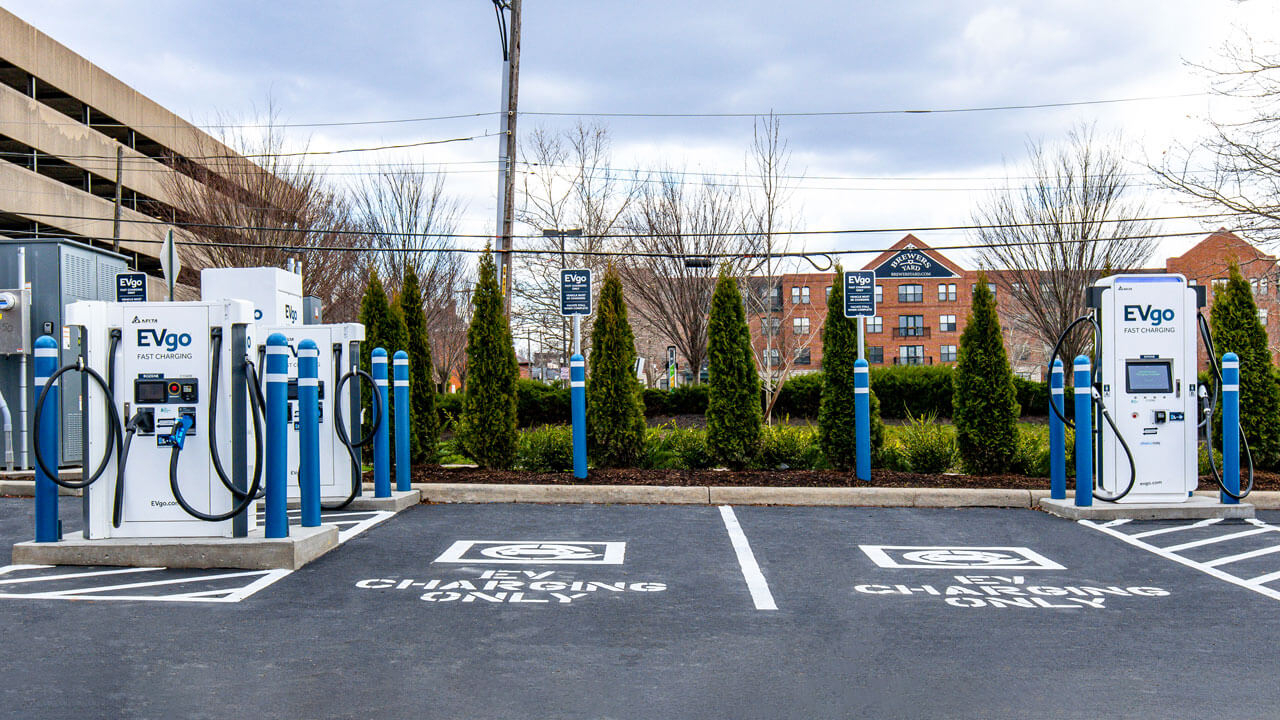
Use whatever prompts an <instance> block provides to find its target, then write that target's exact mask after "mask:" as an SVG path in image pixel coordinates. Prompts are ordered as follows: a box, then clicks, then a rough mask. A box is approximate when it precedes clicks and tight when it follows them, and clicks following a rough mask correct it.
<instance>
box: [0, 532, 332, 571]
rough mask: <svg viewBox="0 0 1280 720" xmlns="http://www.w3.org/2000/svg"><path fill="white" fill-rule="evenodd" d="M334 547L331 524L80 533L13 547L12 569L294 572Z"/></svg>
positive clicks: (18, 544)
mask: <svg viewBox="0 0 1280 720" xmlns="http://www.w3.org/2000/svg"><path fill="white" fill-rule="evenodd" d="M337 546H338V528H337V527H335V526H333V525H321V526H320V527H312V528H304V527H298V526H290V527H289V537H287V538H279V539H271V540H268V539H266V538H264V537H263V530H262V528H258V529H256V530H253V531H251V532H250V533H249V536H248V537H243V538H111V539H108V540H85V539H84V537H83V534H82V533H76V534H74V535H72V536H69V537H66V538H63V539H62V540H59V541H58V542H51V543H38V542H34V541H28V542H21V543H17V544H15V545H14V546H13V564H15V565H117V566H124V567H167V568H240V569H245V570H274V569H277V568H284V569H288V570H297V569H298V568H300V567H302V566H303V565H306V564H307V563H309V562H311V561H312V560H315V559H316V558H318V557H320V556H321V555H324V554H325V553H327V552H329V551H330V550H332V549H334V548H335V547H337Z"/></svg>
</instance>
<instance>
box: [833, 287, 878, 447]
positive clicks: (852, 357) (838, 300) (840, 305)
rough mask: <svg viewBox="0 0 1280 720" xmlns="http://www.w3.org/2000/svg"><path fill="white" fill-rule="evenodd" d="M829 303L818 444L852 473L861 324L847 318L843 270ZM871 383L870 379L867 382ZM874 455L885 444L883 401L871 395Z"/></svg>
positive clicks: (855, 439)
mask: <svg viewBox="0 0 1280 720" xmlns="http://www.w3.org/2000/svg"><path fill="white" fill-rule="evenodd" d="M835 272H836V276H835V279H834V280H833V281H832V283H831V298H830V299H829V300H827V320H826V322H825V323H824V324H823V326H822V397H821V399H820V400H819V403H818V444H819V446H821V448H822V454H823V455H824V456H826V458H827V462H828V463H830V464H831V467H833V468H835V469H837V470H852V469H853V468H854V465H855V461H856V459H857V454H856V450H857V447H856V446H857V435H856V432H857V416H856V415H855V414H854V410H855V408H854V392H853V367H854V363H855V362H857V360H858V324H857V320H855V319H854V318H847V317H845V316H844V269H843V268H841V267H840V266H839V265H837V266H836V269H835ZM868 379H870V378H868ZM869 396H870V397H869V398H868V402H869V403H870V412H871V451H872V452H873V453H874V452H875V451H876V450H877V449H879V448H880V446H881V445H882V444H884V423H883V422H882V421H881V420H880V400H879V399H878V398H876V394H875V391H874V390H872V391H871V392H870V393H869Z"/></svg>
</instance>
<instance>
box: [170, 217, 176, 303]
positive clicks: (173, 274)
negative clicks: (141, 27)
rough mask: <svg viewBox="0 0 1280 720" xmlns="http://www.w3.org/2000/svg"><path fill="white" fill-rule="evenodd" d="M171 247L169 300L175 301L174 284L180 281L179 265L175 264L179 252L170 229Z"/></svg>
mask: <svg viewBox="0 0 1280 720" xmlns="http://www.w3.org/2000/svg"><path fill="white" fill-rule="evenodd" d="M168 240H169V242H168V248H169V273H168V274H169V278H168V279H169V302H173V286H174V285H175V284H176V283H177V282H178V277H177V276H178V272H177V266H176V265H175V264H174V256H175V255H176V254H177V247H176V246H175V244H174V242H173V231H172V230H170V231H169V237H168Z"/></svg>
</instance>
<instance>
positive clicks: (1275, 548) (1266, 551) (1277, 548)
mask: <svg viewBox="0 0 1280 720" xmlns="http://www.w3.org/2000/svg"><path fill="white" fill-rule="evenodd" d="M1274 552H1280V545H1272V546H1271V547H1268V548H1262V549H1261V550H1250V551H1249V552H1242V553H1240V554H1239V555H1228V556H1226V557H1220V558H1218V559H1217V560H1209V561H1207V562H1205V565H1208V566H1209V567H1218V566H1219V565H1226V564H1227V563H1233V562H1236V561H1237V560H1248V559H1249V558H1256V557H1259V556H1262V555H1270V554H1271V553H1274Z"/></svg>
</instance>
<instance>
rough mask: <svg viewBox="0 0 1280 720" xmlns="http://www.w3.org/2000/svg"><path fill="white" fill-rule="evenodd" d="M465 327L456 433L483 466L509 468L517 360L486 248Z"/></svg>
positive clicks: (512, 458)
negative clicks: (464, 385)
mask: <svg viewBox="0 0 1280 720" xmlns="http://www.w3.org/2000/svg"><path fill="white" fill-rule="evenodd" d="M471 305H472V308H473V310H472V313H471V325H470V327H468V328H467V389H466V398H465V399H464V400H463V406H462V408H463V409H462V417H461V418H460V420H459V423H458V436H459V439H460V440H461V441H462V447H463V448H465V450H466V453H467V455H468V456H470V457H472V458H474V459H475V461H476V462H477V463H478V464H479V465H480V466H481V467H486V468H500V469H508V468H510V467H511V466H512V464H513V463H514V462H515V459H516V380H517V379H518V378H519V377H520V368H519V366H518V365H517V364H516V352H515V346H514V345H513V344H512V341H511V326H510V324H508V322H507V315H506V313H505V312H504V311H503V298H502V290H501V289H499V287H498V271H497V266H496V265H495V264H494V262H493V254H492V253H490V252H489V251H488V250H486V251H485V253H484V255H482V256H481V257H480V278H479V280H478V281H477V282H476V288H475V292H473V293H472V294H471Z"/></svg>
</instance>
